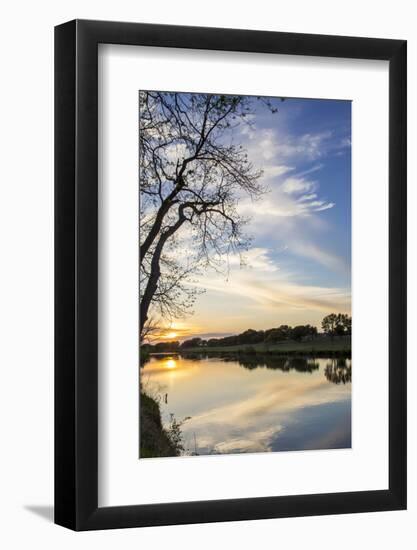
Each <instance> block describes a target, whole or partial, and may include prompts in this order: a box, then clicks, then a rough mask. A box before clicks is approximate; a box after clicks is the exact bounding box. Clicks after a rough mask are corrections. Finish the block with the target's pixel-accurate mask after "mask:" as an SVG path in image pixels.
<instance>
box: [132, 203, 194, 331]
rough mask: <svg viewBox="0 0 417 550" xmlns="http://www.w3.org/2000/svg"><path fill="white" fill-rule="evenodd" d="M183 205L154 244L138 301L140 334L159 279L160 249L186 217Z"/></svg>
mask: <svg viewBox="0 0 417 550" xmlns="http://www.w3.org/2000/svg"><path fill="white" fill-rule="evenodd" d="M185 207H186V205H182V207H180V211H179V219H178V221H177V222H176V223H175V224H174V225H172V226H171V227H169V228H168V229H166V230H165V231H164V232H163V233H162V235H161V237H160V239H159V242H158V244H157V245H156V248H155V252H154V253H153V256H152V261H151V272H150V274H149V279H148V283H147V285H146V288H145V291H144V293H143V295H142V299H141V301H140V312H139V313H140V314H139V330H140V334H142V331H143V327H144V326H145V323H146V321H147V319H148V312H149V307H150V305H151V302H152V298H153V296H154V294H155V292H156V290H157V288H158V281H159V277H160V276H161V266H160V261H161V255H162V250H163V248H164V246H165V243H166V242H167V240H168V239H169V238H170V237H171V236H172V235H173V234H174V233H175V232H176V231H178V229H179V228H180V227H181V225H182V224H183V223H184V222H185V220H186V219H187V218H186V217H185V215H184V209H185Z"/></svg>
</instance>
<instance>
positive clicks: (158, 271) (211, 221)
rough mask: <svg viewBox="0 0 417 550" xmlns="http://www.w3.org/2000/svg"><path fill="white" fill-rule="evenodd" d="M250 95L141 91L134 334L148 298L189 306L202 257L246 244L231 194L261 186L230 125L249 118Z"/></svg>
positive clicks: (216, 260) (159, 307)
mask: <svg viewBox="0 0 417 550" xmlns="http://www.w3.org/2000/svg"><path fill="white" fill-rule="evenodd" d="M253 101H254V100H253V99H251V98H247V97H243V96H226V95H211V94H184V93H161V92H141V93H140V98H139V104H140V117H139V118H140V154H139V155H140V332H141V334H142V333H143V331H144V329H145V327H146V322H147V320H148V318H149V312H150V308H151V306H152V310H153V309H155V310H156V311H158V312H159V314H161V315H162V316H163V317H164V319H166V318H175V317H178V316H181V315H184V314H185V313H187V312H189V311H190V308H191V307H192V305H193V303H194V300H195V297H196V290H195V287H194V289H193V287H192V286H190V285H189V284H187V283H188V282H189V281H190V277H192V275H193V274H195V273H196V272H197V273H198V269H199V268H200V269H201V268H202V267H207V266H209V265H211V266H213V267H215V268H217V269H220V268H221V266H222V265H224V258H225V257H227V255H228V254H229V253H230V252H232V251H233V252H239V251H243V250H246V249H247V247H248V245H249V239H248V237H247V236H246V235H245V234H244V232H243V228H244V225H245V223H246V221H247V220H245V219H244V218H242V217H241V216H240V214H239V213H238V211H237V201H238V199H239V198H241V197H242V196H243V195H244V194H246V195H249V196H250V197H252V198H256V197H258V196H259V195H260V194H261V193H262V192H263V191H264V189H263V187H262V185H261V184H260V183H259V177H260V175H261V172H260V171H259V170H256V169H254V167H253V166H252V164H251V163H250V162H249V160H248V156H247V153H246V151H245V150H244V149H243V147H242V146H241V145H238V144H236V143H235V141H234V135H235V132H234V130H235V129H236V128H237V127H238V126H239V124H242V123H247V124H251V122H250V120H249V119H250V117H248V115H249V114H251V111H252V105H253ZM246 121H247V122H246Z"/></svg>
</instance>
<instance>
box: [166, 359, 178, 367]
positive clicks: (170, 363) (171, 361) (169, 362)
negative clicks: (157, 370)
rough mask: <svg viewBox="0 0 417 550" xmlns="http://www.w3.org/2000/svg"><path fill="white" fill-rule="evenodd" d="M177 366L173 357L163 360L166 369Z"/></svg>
mask: <svg viewBox="0 0 417 550" xmlns="http://www.w3.org/2000/svg"><path fill="white" fill-rule="evenodd" d="M176 367H177V362H176V361H175V360H174V359H168V360H167V361H166V362H165V368H166V369H175V368H176Z"/></svg>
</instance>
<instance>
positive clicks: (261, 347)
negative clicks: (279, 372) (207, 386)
mask: <svg viewBox="0 0 417 550" xmlns="http://www.w3.org/2000/svg"><path fill="white" fill-rule="evenodd" d="M201 352H204V353H207V354H209V353H220V352H221V353H227V352H231V353H271V354H277V355H281V354H282V355H285V354H310V353H311V354H313V355H314V354H320V355H324V354H329V355H333V354H345V355H350V352H351V338H350V336H342V337H335V338H334V340H331V339H330V338H329V339H327V338H326V339H323V338H317V339H316V340H311V341H308V342H293V341H285V342H279V343H276V344H266V343H262V344H240V345H236V346H216V347H204V348H188V349H181V350H180V353H181V354H186V353H201Z"/></svg>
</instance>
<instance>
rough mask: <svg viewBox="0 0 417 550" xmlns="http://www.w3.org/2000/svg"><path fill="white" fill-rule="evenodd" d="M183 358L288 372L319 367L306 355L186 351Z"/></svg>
mask: <svg viewBox="0 0 417 550" xmlns="http://www.w3.org/2000/svg"><path fill="white" fill-rule="evenodd" d="M184 357H185V358H189V359H193V360H199V359H208V358H213V359H214V358H215V359H222V360H223V361H224V362H225V363H228V362H234V363H239V365H240V366H241V367H244V368H245V369H249V370H252V369H257V368H266V369H274V370H282V371H285V372H289V371H291V370H296V371H298V372H313V371H315V370H317V369H318V368H319V364H318V363H317V362H316V361H315V360H314V359H313V358H307V357H290V356H277V355H266V354H265V355H263V354H259V353H256V354H249V353H248V354H244V353H230V352H227V353H221V352H219V353H210V354H204V353H193V354H191V353H187V355H185V356H184Z"/></svg>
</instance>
